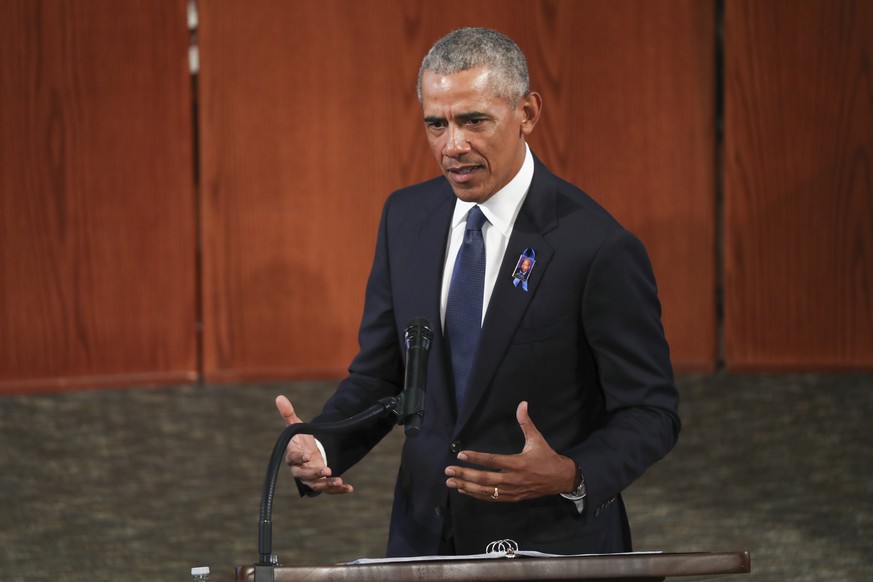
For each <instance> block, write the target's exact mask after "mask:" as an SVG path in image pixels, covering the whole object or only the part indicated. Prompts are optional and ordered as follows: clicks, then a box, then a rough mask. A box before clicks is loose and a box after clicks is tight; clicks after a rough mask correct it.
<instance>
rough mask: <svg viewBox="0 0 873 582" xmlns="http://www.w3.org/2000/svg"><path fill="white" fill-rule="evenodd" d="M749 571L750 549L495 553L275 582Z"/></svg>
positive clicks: (280, 575)
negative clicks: (531, 555) (563, 555)
mask: <svg viewBox="0 0 873 582" xmlns="http://www.w3.org/2000/svg"><path fill="white" fill-rule="evenodd" d="M750 571H751V557H750V556H749V552H725V553H684V554H616V555H602V556H601V555H598V556H583V557H566V558H525V557H516V558H493V559H484V560H436V561H421V562H419V561H415V562H394V563H385V564H367V565H355V566H349V565H337V566H276V567H275V569H274V571H273V574H274V580H275V581H276V582H290V581H291V580H306V581H316V580H325V581H327V580H330V581H339V582H393V581H400V580H419V581H428V580H447V581H450V582H461V581H464V582H467V581H470V580H475V581H476V582H504V581H508V580H532V581H537V582H546V581H549V580H588V581H597V580H601V581H607V580H609V581H613V582H614V581H615V580H624V581H633V582H644V581H645V582H653V581H655V580H664V579H666V578H674V577H680V576H686V577H687V576H697V577H709V576H716V575H721V574H745V573H748V572H750ZM254 579H255V568H254V566H237V569H236V582H253V581H254Z"/></svg>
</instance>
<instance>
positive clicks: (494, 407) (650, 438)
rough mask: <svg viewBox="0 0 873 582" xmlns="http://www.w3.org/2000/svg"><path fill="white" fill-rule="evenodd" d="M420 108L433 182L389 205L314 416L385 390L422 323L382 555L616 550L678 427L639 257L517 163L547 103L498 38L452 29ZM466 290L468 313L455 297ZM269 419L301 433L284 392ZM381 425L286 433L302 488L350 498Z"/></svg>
mask: <svg viewBox="0 0 873 582" xmlns="http://www.w3.org/2000/svg"><path fill="white" fill-rule="evenodd" d="M419 98H420V101H421V105H422V110H423V114H424V122H425V131H426V134H427V138H428V142H429V144H430V147H431V150H432V151H433V153H434V155H435V157H436V159H437V161H438V163H439V164H440V167H441V168H442V173H443V175H442V176H441V177H439V178H437V179H434V180H431V181H428V182H425V183H423V184H419V185H416V186H411V187H409V188H405V189H403V190H400V191H398V192H395V193H394V194H392V195H391V197H390V198H389V199H388V201H387V202H386V204H385V207H384V210H383V214H382V220H381V225H380V227H379V235H378V242H377V246H376V255H375V259H374V262H373V268H372V271H371V274H370V279H369V282H368V285H367V294H366V306H365V309H364V315H363V320H362V323H361V328H360V338H359V339H360V352H359V353H358V355H357V356H356V358H355V359H354V361H353V362H352V364H351V366H350V368H349V372H350V374H349V376H348V378H346V379H345V380H344V381H343V382H342V383H341V384H340V386H339V387H338V389H337V391H336V393H335V394H334V395H333V396H332V397H331V398H330V399H329V400H328V402H327V403H326V404H325V407H324V410H323V412H322V414H321V415H319V416H318V417H317V418H316V419H314V421H313V422H320V421H330V420H338V419H342V418H346V417H349V416H352V415H353V414H355V413H357V412H360V411H361V410H364V409H365V408H367V407H369V406H370V405H371V404H373V403H374V402H375V401H377V400H378V399H380V398H382V397H385V396H394V395H397V394H398V393H399V392H400V391H401V389H402V387H403V369H404V363H403V353H404V345H403V334H404V329H405V326H406V323H407V322H408V321H409V320H410V319H412V318H414V317H419V316H423V317H425V318H427V319H428V320H429V321H431V322H434V323H439V324H441V325H433V327H434V338H433V342H432V347H431V350H430V360H429V366H428V379H427V396H426V405H425V410H426V412H425V414H424V418H423V421H422V425H421V431H420V434H419V435H418V436H417V437H415V438H409V439H407V440H406V442H405V445H404V448H403V453H402V459H401V465H400V469H399V475H398V479H397V484H396V490H395V497H394V507H393V512H392V517H391V528H390V534H389V540H388V552H387V553H388V555H389V556H407V555H432V554H437V553H458V554H467V553H481V552H483V551H484V550H485V547H486V545H487V544H488V543H489V542H491V541H493V540H498V539H504V538H511V539H513V540H515V541H516V542H518V544H519V546H520V547H521V548H522V549H528V550H540V551H544V552H550V553H561V554H575V553H594V552H621V551H628V550H630V549H631V539H630V531H629V527H628V521H627V517H626V515H625V510H624V506H623V504H622V501H621V496H620V493H621V491H622V490H623V489H624V488H626V487H627V486H628V485H630V484H631V483H632V482H633V481H634V480H635V479H636V478H637V477H639V476H640V475H641V474H642V473H643V472H644V471H645V470H646V469H647V468H648V467H649V466H650V465H651V464H652V463H654V462H656V461H657V460H659V459H660V458H662V457H663V456H664V455H665V454H666V453H667V452H668V451H669V450H670V449H671V448H672V447H673V445H674V443H675V441H676V438H677V436H678V432H679V426H680V424H679V417H678V414H677V405H678V395H677V392H676V389H675V387H674V384H673V379H672V370H671V365H670V360H669V352H668V347H667V343H666V341H665V339H664V333H663V329H662V326H661V323H660V305H659V302H658V299H657V292H656V287H655V282H654V277H653V274H652V271H651V265H650V263H649V259H648V257H647V255H646V252H645V250H644V248H643V246H642V244H641V243H640V242H639V241H638V240H637V238H636V237H634V236H633V235H632V234H630V233H629V232H628V231H626V230H625V229H624V228H622V227H621V225H620V224H619V223H618V222H616V220H615V219H613V218H612V217H611V216H610V215H609V214H608V213H607V212H606V211H605V210H604V209H603V208H601V207H600V206H599V205H598V204H597V203H596V202H594V201H593V200H592V199H591V198H589V197H588V196H587V195H586V194H585V193H584V192H582V191H581V190H579V189H578V188H576V187H575V186H573V185H571V184H569V183H567V182H565V181H563V180H561V179H560V178H558V177H556V176H554V175H553V174H552V173H550V172H549V170H548V169H546V167H545V166H544V165H543V164H542V163H540V162H539V160H537V159H536V158H535V157H534V156H533V154H532V153H531V151H530V149H529V147H528V146H527V143H526V136H528V135H530V134H531V132H532V131H533V129H534V126H535V124H536V122H537V119H538V118H539V115H540V111H541V107H542V99H541V97H540V95H539V94H537V93H535V92H531V91H530V90H529V88H528V74H527V66H526V64H525V61H524V56H523V55H522V53H521V51H520V49H519V48H518V47H517V46H516V45H515V43H513V42H512V41H511V40H509V39H508V38H506V37H505V36H503V35H501V34H499V33H496V32H494V31H490V30H486V29H463V30H460V31H455V32H453V33H451V34H449V35H447V36H446V37H444V38H443V39H441V40H440V41H438V42H437V43H436V44H435V45H434V47H433V48H432V49H431V51H430V52H429V53H428V55H427V57H426V58H425V60H424V62H423V64H422V67H421V72H420V74H419ZM474 217H475V218H474ZM474 223H475V224H474ZM471 224H472V226H471ZM483 246H484V250H483V249H482V247H483ZM476 253H479V255H477V256H480V258H479V259H478V262H477V263H475V265H478V266H475V267H471V266H469V264H468V263H466V262H465V261H468V260H469V257H471V256H474V254H476ZM483 253H484V255H483ZM462 264H464V266H461V265H462ZM470 269H472V270H470ZM459 273H460V274H459ZM477 280H478V281H479V282H478V283H476V285H478V286H474V287H473V288H474V289H475V291H474V292H472V293H470V292H469V290H468V289H469V288H470V281H477ZM462 288H463V289H465V290H467V291H465V292H466V293H467V294H468V295H472V299H470V298H469V297H468V298H462V299H460V300H459V299H457V293H458V292H459V291H458V289H462ZM453 292H454V297H455V298H453ZM459 301H460V302H459ZM459 305H460V307H459ZM471 305H472V306H473V309H472V311H471V309H470V306H471ZM471 314H472V315H471ZM465 318H466V319H465ZM471 318H472V319H473V320H475V319H477V318H481V319H479V320H478V321H475V325H474V326H473V329H472V332H471V331H470V327H469V320H470V319H471ZM465 326H466V327H465ZM277 407H278V408H279V411H280V412H281V413H282V415H283V416H284V417H285V419H286V420H287V421H288V422H289V423H293V422H300V419H299V418H298V417H297V415H296V413H295V412H294V409H293V407H292V405H291V403H290V402H289V401H288V400H287V399H286V398H285V397H284V396H280V397H279V398H277ZM392 427H393V422H390V421H384V422H381V423H379V424H377V425H376V426H373V427H371V428H369V429H367V430H365V431H362V432H358V433H355V434H352V435H347V436H344V437H331V438H325V439H324V440H323V442H322V443H316V441H314V439H312V438H311V437H302V436H299V437H295V439H294V441H293V442H292V443H291V444H290V445H289V447H288V451H287V454H286V462H287V463H288V464H289V465H290V466H291V468H292V474H293V475H294V477H295V478H296V479H297V480H298V483H300V484H301V485H302V486H303V488H304V489H306V490H307V491H310V492H313V493H322V492H324V493H335V494H342V493H349V492H351V491H352V490H353V488H352V486H351V485H349V484H348V483H345V482H344V481H343V480H342V477H340V475H342V473H343V472H344V471H345V470H346V469H348V468H349V467H351V466H352V465H353V464H354V463H356V462H357V461H359V460H360V459H361V458H362V457H363V456H364V455H366V453H367V452H368V451H370V450H371V449H372V447H373V446H375V444H376V443H377V442H378V441H379V440H380V439H381V438H382V437H383V436H384V435H385V434H387V432H388V431H390V430H391V429H392ZM318 445H322V446H323V448H318ZM325 457H326V460H325Z"/></svg>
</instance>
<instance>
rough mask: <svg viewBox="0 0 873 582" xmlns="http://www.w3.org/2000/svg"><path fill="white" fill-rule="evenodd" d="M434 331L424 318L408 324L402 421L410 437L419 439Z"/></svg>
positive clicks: (401, 403) (400, 422)
mask: <svg viewBox="0 0 873 582" xmlns="http://www.w3.org/2000/svg"><path fill="white" fill-rule="evenodd" d="M431 340H433V330H432V329H431V327H430V322H429V321H428V320H427V319H425V318H423V317H415V318H413V319H410V320H409V323H407V324H406V333H405V334H404V341H405V342H406V376H405V378H404V382H403V392H402V393H401V394H400V407H399V408H400V412H399V415H400V418H399V421H398V424H402V425H403V430H404V431H405V433H406V436H407V437H414V436H417V435H418V431H419V429H420V428H421V417H422V416H423V415H424V397H425V390H426V388H427V358H428V355H429V352H430V343H431Z"/></svg>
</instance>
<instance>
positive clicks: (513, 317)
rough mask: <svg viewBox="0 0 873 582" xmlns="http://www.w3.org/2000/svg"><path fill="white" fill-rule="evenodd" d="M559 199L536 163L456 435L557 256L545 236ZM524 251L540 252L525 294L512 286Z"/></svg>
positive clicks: (493, 296) (554, 220)
mask: <svg viewBox="0 0 873 582" xmlns="http://www.w3.org/2000/svg"><path fill="white" fill-rule="evenodd" d="M555 196H556V193H555V187H554V184H553V182H552V178H551V174H550V173H549V172H548V170H546V169H545V167H543V166H542V165H541V164H540V163H539V162H537V163H536V166H535V170H534V178H533V181H532V182H531V186H530V189H529V191H528V194H527V197H526V198H525V201H524V203H523V204H522V207H521V210H520V211H519V213H518V217H517V218H516V220H515V225H514V226H513V229H512V235H511V236H510V237H509V244H508V245H507V247H506V253H505V254H504V256H503V261H502V262H501V265H500V270H499V271H498V275H497V281H496V283H495V284H494V290H493V291H492V294H491V300H490V302H489V304H488V312H487V313H486V315H485V321H484V324H483V326H482V335H481V336H480V337H479V348H478V351H477V354H476V360H475V363H474V365H473V370H472V371H471V376H470V383H469V387H468V392H467V396H466V402H465V404H464V409H463V410H462V411H461V412H460V418H459V419H458V423H457V425H456V427H455V432H456V433H457V432H459V431H460V429H461V428H462V427H463V426H464V424H466V422H467V421H468V420H469V419H470V418H471V416H472V415H473V413H474V411H475V410H476V406H477V405H478V403H479V401H480V400H481V399H482V396H483V395H484V394H485V392H486V391H487V390H488V389H489V387H490V384H491V382H492V380H493V378H494V374H495V372H496V371H497V368H498V367H499V365H500V362H501V360H502V359H503V356H504V354H505V353H506V350H507V348H508V347H509V344H510V342H511V341H512V337H513V336H514V335H515V331H516V329H517V328H518V325H519V323H520V322H521V319H522V317H523V316H524V314H525V312H526V311H527V308H528V305H530V302H531V301H533V299H534V297H536V294H537V289H538V288H539V284H540V281H541V280H542V278H543V275H544V274H545V272H546V270H547V269H548V266H549V262H550V261H551V258H552V256H553V255H554V249H553V248H552V247H551V246H550V245H549V244H548V242H547V241H546V238H545V236H544V235H545V233H547V232H548V231H550V230H552V229H553V228H555V226H557V205H556V202H555ZM525 249H532V250H533V251H534V252H536V264H535V265H534V268H533V270H532V271H531V275H530V279H529V280H528V290H527V291H525V290H524V289H522V287H521V286H520V285H519V286H517V287H516V286H515V285H513V277H512V274H513V272H514V270H515V266H516V263H517V262H518V259H519V257H520V256H521V254H522V253H523V252H524V251H525Z"/></svg>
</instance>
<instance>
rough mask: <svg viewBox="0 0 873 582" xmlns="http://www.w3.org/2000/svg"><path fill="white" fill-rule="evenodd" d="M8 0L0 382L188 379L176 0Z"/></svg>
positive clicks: (188, 280)
mask: <svg viewBox="0 0 873 582" xmlns="http://www.w3.org/2000/svg"><path fill="white" fill-rule="evenodd" d="M2 14H3V15H2V17H0V91H2V93H0V95H2V96H0V392H11V391H26V390H30V389H39V388H46V387H65V386H94V385H104V384H106V385H118V384H132V383H141V382H156V381H158V382H160V381H164V382H175V381H188V380H192V379H195V378H196V376H197V375H196V371H197V345H196V336H195V326H196V309H195V305H196V301H197V299H196V288H195V277H196V269H195V241H196V237H195V228H196V221H195V199H194V195H193V193H194V192H193V168H194V165H193V157H192V148H191V92H190V81H189V78H188V73H187V43H188V38H187V37H188V35H187V31H186V30H185V26H184V18H185V2H184V0H174V1H163V2H152V1H151V0H140V1H138V2H123V3H119V2H114V1H112V0H93V1H92V0H88V1H62V0H55V1H42V2H32V1H30V0H15V1H12V2H4V3H3V10H2ZM174 23H180V24H181V25H180V26H174Z"/></svg>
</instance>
